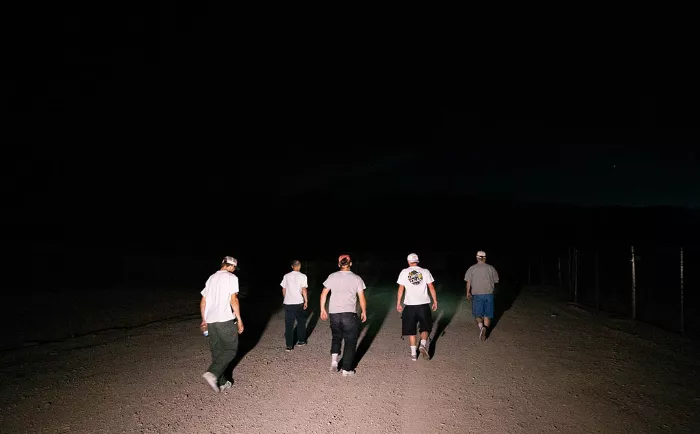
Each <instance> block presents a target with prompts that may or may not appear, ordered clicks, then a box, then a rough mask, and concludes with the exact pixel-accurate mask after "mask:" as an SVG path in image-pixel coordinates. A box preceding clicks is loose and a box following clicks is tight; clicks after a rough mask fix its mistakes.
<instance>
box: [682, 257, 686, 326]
mask: <svg viewBox="0 0 700 434" xmlns="http://www.w3.org/2000/svg"><path fill="white" fill-rule="evenodd" d="M683 303H684V301H683V247H681V333H685V312H684V311H685V309H684V307H685V306H684V304H683Z"/></svg>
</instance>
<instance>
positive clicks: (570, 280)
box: [566, 247, 574, 297]
mask: <svg viewBox="0 0 700 434" xmlns="http://www.w3.org/2000/svg"><path fill="white" fill-rule="evenodd" d="M572 250H573V248H572V247H567V248H566V254H567V256H568V257H569V258H568V259H569V260H568V261H566V262H567V263H566V268H567V273H566V274H567V276H566V278H567V280H568V284H567V288H566V290H567V291H568V292H569V297H571V292H572V291H573V289H574V277H573V275H572V271H573V267H572V265H571V257H572V256H573V254H572V252H571V251H572Z"/></svg>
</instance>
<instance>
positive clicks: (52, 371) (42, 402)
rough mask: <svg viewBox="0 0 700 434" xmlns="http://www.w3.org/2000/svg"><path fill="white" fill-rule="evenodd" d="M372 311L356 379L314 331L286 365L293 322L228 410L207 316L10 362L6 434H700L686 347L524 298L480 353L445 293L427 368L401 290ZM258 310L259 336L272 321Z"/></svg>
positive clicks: (260, 347) (2, 416) (42, 350)
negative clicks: (406, 328) (416, 349)
mask: <svg viewBox="0 0 700 434" xmlns="http://www.w3.org/2000/svg"><path fill="white" fill-rule="evenodd" d="M455 294H460V293H459V292H458V291H455ZM369 295H370V296H369V304H368V306H369V308H368V309H369V313H370V318H369V320H368V322H367V324H366V327H365V329H364V331H363V333H362V334H361V339H360V343H359V350H358V359H359V361H358V365H357V376H356V377H353V378H349V377H342V376H340V375H338V374H335V375H334V374H331V373H329V371H328V367H329V349H330V330H329V327H328V323H327V322H323V321H318V323H317V324H315V323H316V321H315V320H314V318H313V317H311V318H310V323H311V325H312V326H313V325H314V324H315V328H314V329H313V331H312V333H311V336H310V338H309V345H307V346H306V347H302V348H296V349H295V350H294V351H292V352H291V353H285V352H284V351H283V349H284V339H283V332H284V321H283V313H282V312H281V311H276V312H274V313H272V314H271V316H270V318H269V321H267V320H266V321H261V322H260V323H259V324H258V325H259V326H260V331H261V334H260V335H259V336H256V337H255V339H254V341H251V342H250V345H251V346H252V345H253V344H255V346H254V347H253V348H250V349H249V351H247V352H246V353H245V355H244V356H243V357H242V359H241V360H240V361H239V363H238V364H237V366H236V367H235V369H234V371H233V375H234V379H235V385H234V387H233V388H232V389H231V390H230V391H228V392H225V393H220V394H215V393H213V392H212V391H211V389H209V387H208V386H206V385H205V384H204V382H203V381H202V379H201V377H200V375H201V374H202V372H203V371H204V369H205V368H206V367H207V366H208V363H209V357H210V355H209V350H208V347H207V341H206V338H204V337H203V336H201V335H200V334H199V330H198V323H199V320H198V318H197V315H196V306H195V311H194V312H193V315H191V316H189V317H184V318H180V319H172V320H169V321H163V322H158V323H154V324H151V325H149V326H144V327H139V328H135V329H127V330H114V331H105V332H101V333H99V334H94V335H89V336H85V337H82V338H76V339H72V340H68V341H65V342H62V343H56V344H45V345H38V346H35V347H30V348H23V349H15V350H11V351H4V352H2V353H0V361H1V362H2V372H1V374H2V383H1V384H0V427H1V429H0V431H1V432H2V433H24V432H28V433H69V432H70V433H328V432H332V433H468V432H479V433H484V432H489V433H533V432H542V433H549V432H551V433H555V432H556V433H559V432H566V433H592V432H601V433H643V432H650V433H651V432H654V433H656V432H669V433H671V432H673V433H682V432H688V433H691V432H700V417H698V412H697V410H698V408H700V375H698V374H699V373H700V369H699V368H700V357H698V356H700V351H699V350H698V346H697V345H696V344H694V343H692V342H690V341H688V340H686V339H683V338H681V337H679V336H677V335H674V334H672V333H668V332H665V331H662V330H660V329H656V328H653V327H651V326H645V325H643V324H639V323H636V324H635V323H632V322H630V321H628V320H615V319H610V318H607V317H604V316H602V315H592V314H590V313H588V312H585V311H583V310H580V309H577V308H574V307H571V306H568V305H567V304H566V303H565V302H564V301H562V300H561V299H560V298H559V297H556V296H555V295H553V294H552V292H551V291H550V290H545V289H544V288H525V289H524V290H523V291H521V292H520V294H519V296H518V297H517V299H516V300H515V302H514V303H513V305H512V306H510V308H509V309H508V310H506V311H505V312H504V314H503V316H502V317H501V318H500V320H499V321H498V323H497V325H496V327H495V328H494V331H493V334H492V336H491V337H490V339H489V340H487V341H486V342H480V341H478V339H477V329H476V326H475V325H474V324H473V320H472V318H471V315H470V309H471V305H470V303H469V302H467V301H466V300H465V299H464V298H463V297H461V296H458V295H449V294H448V291H444V290H443V291H441V293H440V300H439V301H440V309H439V311H438V313H437V314H436V317H438V325H437V326H436V329H435V332H436V335H435V338H434V339H433V341H432V346H433V351H434V355H433V359H432V360H430V361H428V360H424V359H419V360H418V361H417V362H413V361H411V360H410V358H409V351H408V341H407V340H402V339H401V338H400V336H399V334H400V318H399V314H398V313H397V312H396V310H395V309H394V304H395V299H394V297H395V293H394V292H393V289H390V288H386V289H385V291H383V292H382V291H379V290H375V291H374V292H373V293H372V294H369ZM243 309H244V310H243V312H242V315H243V318H244V319H246V318H247V319H246V322H250V323H251V324H252V325H251V329H254V326H255V320H256V316H257V314H256V313H254V312H252V308H251V309H250V310H248V311H246V310H245V304H244V305H243ZM263 329H264V331H263ZM247 332H248V331H246V333H247ZM443 332H444V333H443Z"/></svg>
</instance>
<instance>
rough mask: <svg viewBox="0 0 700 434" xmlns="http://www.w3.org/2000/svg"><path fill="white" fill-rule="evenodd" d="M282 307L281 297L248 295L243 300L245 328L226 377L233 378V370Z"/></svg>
mask: <svg viewBox="0 0 700 434" xmlns="http://www.w3.org/2000/svg"><path fill="white" fill-rule="evenodd" d="M281 308H282V303H281V301H280V298H279V297H276V298H274V299H273V298H272V296H270V297H265V296H262V295H261V296H258V297H246V298H245V299H243V300H241V318H243V323H244V325H245V329H244V331H243V333H242V334H241V335H239V339H238V352H237V353H236V357H235V358H234V359H233V361H232V362H231V363H230V364H229V366H228V368H227V369H226V371H225V372H224V375H225V376H226V378H228V379H229V380H231V377H232V371H233V370H234V369H235V368H236V366H237V365H238V363H240V361H241V360H243V358H244V357H245V356H246V354H248V352H249V351H250V350H252V349H253V348H255V346H256V345H257V344H258V342H260V338H261V337H262V335H263V333H264V332H265V328H266V327H267V323H268V322H270V318H272V316H273V315H275V314H276V313H277V312H278V311H279V310H280V309H281ZM283 344H284V329H283V330H282V337H281V338H280V345H283Z"/></svg>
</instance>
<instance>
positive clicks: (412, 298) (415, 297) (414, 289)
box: [396, 266, 435, 305]
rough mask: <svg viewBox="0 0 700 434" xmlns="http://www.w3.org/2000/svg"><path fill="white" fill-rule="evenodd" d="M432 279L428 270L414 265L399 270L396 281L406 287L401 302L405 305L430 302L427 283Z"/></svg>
mask: <svg viewBox="0 0 700 434" xmlns="http://www.w3.org/2000/svg"><path fill="white" fill-rule="evenodd" d="M434 281H435V280H434V279H433V275H432V274H430V270H428V269H427V268H421V267H418V266H415V267H408V268H404V269H403V270H401V273H399V279H398V280H397V281H396V283H398V284H399V285H403V286H404V287H405V288H406V292H405V294H406V296H405V298H404V302H403V303H404V304H407V305H416V304H426V303H430V296H429V295H428V283H433V282H434Z"/></svg>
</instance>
